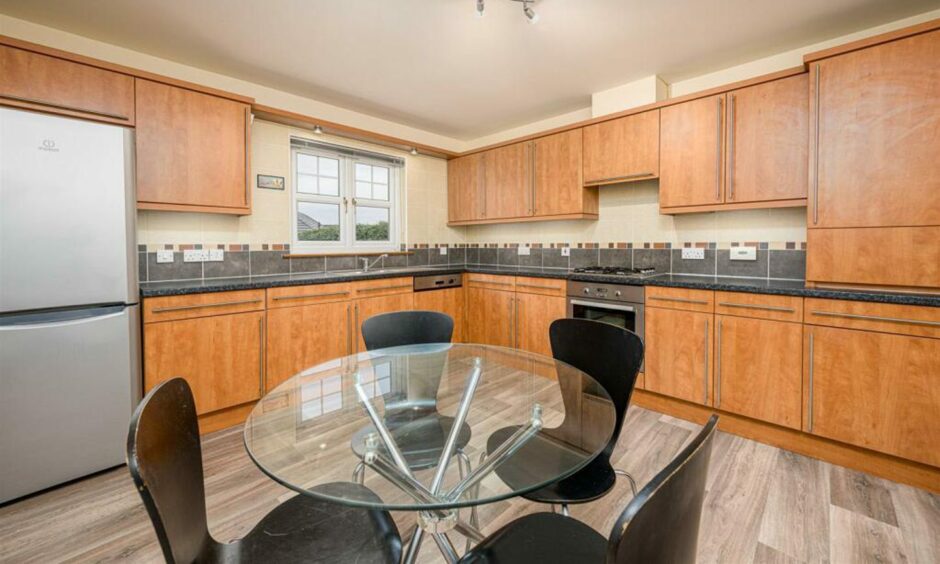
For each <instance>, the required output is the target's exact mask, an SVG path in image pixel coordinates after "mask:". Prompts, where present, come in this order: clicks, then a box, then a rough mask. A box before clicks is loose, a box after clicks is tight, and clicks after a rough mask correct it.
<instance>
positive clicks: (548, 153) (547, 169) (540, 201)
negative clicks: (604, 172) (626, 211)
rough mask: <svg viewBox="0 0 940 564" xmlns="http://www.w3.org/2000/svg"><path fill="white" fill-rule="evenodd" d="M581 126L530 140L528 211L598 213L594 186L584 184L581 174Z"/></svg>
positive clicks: (541, 213) (538, 214)
mask: <svg viewBox="0 0 940 564" xmlns="http://www.w3.org/2000/svg"><path fill="white" fill-rule="evenodd" d="M581 132H582V130H581V129H573V130H571V131H566V132H564V133H556V134H555V135H549V136H547V137H540V138H538V139H536V140H534V141H530V142H529V143H530V145H531V151H532V162H533V170H532V195H531V198H532V207H531V210H530V211H531V215H533V216H536V217H544V218H546V219H550V218H551V216H564V215H571V214H594V215H596V214H597V213H598V195H597V189H596V188H585V187H584V183H583V182H582V175H581V153H582V133H581Z"/></svg>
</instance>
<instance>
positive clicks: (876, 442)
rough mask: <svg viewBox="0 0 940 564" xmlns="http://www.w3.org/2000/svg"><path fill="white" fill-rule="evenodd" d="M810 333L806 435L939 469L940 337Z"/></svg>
mask: <svg viewBox="0 0 940 564" xmlns="http://www.w3.org/2000/svg"><path fill="white" fill-rule="evenodd" d="M805 333H806V335H805V351H806V366H805V382H804V384H805V386H806V390H807V393H806V394H805V397H806V408H805V410H804V412H805V413H804V428H803V430H804V431H806V432H808V433H812V434H814V435H818V436H821V437H826V438H829V439H833V440H836V441H841V442H844V443H849V444H852V445H856V446H860V447H863V448H867V449H871V450H874V451H878V452H883V453H886V454H892V455H895V456H899V457H902V458H906V459H909V460H915V461H917V462H923V463H925V464H931V465H933V466H940V339H934V338H927V337H915V336H910V335H900V334H889V333H879V332H874V331H857V330H853V329H841V328H835V327H814V326H809V325H808V326H806V328H805Z"/></svg>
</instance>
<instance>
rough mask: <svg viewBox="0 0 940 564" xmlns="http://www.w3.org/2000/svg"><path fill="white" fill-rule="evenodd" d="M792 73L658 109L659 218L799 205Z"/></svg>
mask: <svg viewBox="0 0 940 564" xmlns="http://www.w3.org/2000/svg"><path fill="white" fill-rule="evenodd" d="M807 135H808V103H807V95H806V75H804V74H800V75H795V76H790V77H787V78H782V79H778V80H774V81H770V82H764V83H760V84H756V85H753V86H748V87H744V88H740V89H737V90H732V91H730V92H728V93H726V94H718V95H715V96H709V97H706V98H699V99H696V100H692V101H689V102H684V103H681V104H676V105H674V106H668V107H666V108H663V109H662V110H661V145H660V147H661V153H662V154H661V158H662V162H661V168H660V183H659V188H660V208H661V210H662V212H663V213H684V212H698V211H707V210H720V209H735V208H755V207H785V206H802V205H805V204H806V179H805V174H806V167H807V164H806V161H807Z"/></svg>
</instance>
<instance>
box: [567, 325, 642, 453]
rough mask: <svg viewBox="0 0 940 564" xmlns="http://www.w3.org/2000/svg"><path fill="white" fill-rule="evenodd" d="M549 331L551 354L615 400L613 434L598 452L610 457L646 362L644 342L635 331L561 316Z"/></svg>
mask: <svg viewBox="0 0 940 564" xmlns="http://www.w3.org/2000/svg"><path fill="white" fill-rule="evenodd" d="M548 332H549V337H550V338H551V343H552V356H554V357H555V358H556V359H557V360H560V361H562V362H565V363H567V364H570V365H571V366H574V367H575V368H577V369H578V370H580V371H581V372H584V373H586V374H588V375H589V376H591V377H592V378H594V379H595V380H597V382H598V383H599V384H600V385H601V386H603V387H604V390H605V391H606V392H607V395H609V396H610V398H611V399H612V400H613V402H614V411H615V412H616V416H617V420H616V423H615V426H614V434H613V436H612V437H611V439H610V441H609V442H608V443H607V446H606V447H605V448H604V450H603V452H602V453H601V454H600V455H598V457H605V458H607V459H610V454H611V452H613V450H614V446H616V444H617V439H618V438H619V437H620V430H621V428H623V421H624V419H625V418H626V415H627V408H628V407H630V396H632V395H633V386H634V385H635V384H636V376H637V373H638V372H639V371H640V366H641V365H642V364H643V341H642V340H640V337H639V336H637V334H636V333H633V332H632V331H628V330H626V329H623V328H621V327H617V326H616V325H611V324H610V323H602V322H600V321H591V320H589V319H558V320H556V321H553V322H552V325H551V327H550V328H549V331H548Z"/></svg>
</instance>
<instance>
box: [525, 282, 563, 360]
mask: <svg viewBox="0 0 940 564" xmlns="http://www.w3.org/2000/svg"><path fill="white" fill-rule="evenodd" d="M567 307H568V301H567V299H566V298H563V297H556V296H542V295H538V294H523V293H520V292H517V293H516V312H515V314H516V319H517V322H516V344H515V346H516V348H519V349H522V350H525V351H529V352H533V353H536V354H540V355H544V356H549V357H550V356H552V343H551V340H550V339H549V336H548V331H549V328H550V327H551V325H552V322H553V321H555V320H556V319H563V318H564V317H565V314H566V312H567Z"/></svg>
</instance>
